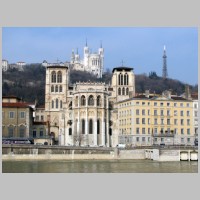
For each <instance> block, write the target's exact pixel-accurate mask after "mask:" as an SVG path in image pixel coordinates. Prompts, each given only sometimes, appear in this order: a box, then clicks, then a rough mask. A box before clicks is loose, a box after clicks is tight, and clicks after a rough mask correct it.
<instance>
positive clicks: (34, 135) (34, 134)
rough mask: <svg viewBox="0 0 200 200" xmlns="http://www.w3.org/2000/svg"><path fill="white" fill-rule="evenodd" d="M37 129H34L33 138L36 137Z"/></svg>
mask: <svg viewBox="0 0 200 200" xmlns="http://www.w3.org/2000/svg"><path fill="white" fill-rule="evenodd" d="M36 133H37V132H36V130H33V138H36Z"/></svg>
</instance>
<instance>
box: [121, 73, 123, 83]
mask: <svg viewBox="0 0 200 200" xmlns="http://www.w3.org/2000/svg"><path fill="white" fill-rule="evenodd" d="M121 85H123V75H122V74H121Z"/></svg>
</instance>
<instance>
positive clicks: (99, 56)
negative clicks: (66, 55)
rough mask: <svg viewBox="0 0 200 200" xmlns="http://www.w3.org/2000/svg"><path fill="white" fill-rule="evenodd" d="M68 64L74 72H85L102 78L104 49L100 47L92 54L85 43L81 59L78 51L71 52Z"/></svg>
mask: <svg viewBox="0 0 200 200" xmlns="http://www.w3.org/2000/svg"><path fill="white" fill-rule="evenodd" d="M70 64H71V67H72V69H74V70H79V71H87V72H89V73H92V74H94V75H95V76H96V77H97V78H102V75H103V71H104V49H103V47H102V45H101V46H100V48H99V49H98V52H94V53H92V52H91V50H90V49H89V47H88V46H87V42H86V45H85V47H84V49H83V59H81V58H80V55H79V53H78V49H77V51H76V53H75V52H74V50H72V55H71V61H70Z"/></svg>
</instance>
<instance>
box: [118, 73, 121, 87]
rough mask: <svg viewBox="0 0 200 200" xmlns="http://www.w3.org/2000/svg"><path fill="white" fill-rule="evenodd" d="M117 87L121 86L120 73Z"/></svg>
mask: <svg viewBox="0 0 200 200" xmlns="http://www.w3.org/2000/svg"><path fill="white" fill-rule="evenodd" d="M118 85H121V73H120V74H119V75H118Z"/></svg>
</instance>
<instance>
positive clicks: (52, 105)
mask: <svg viewBox="0 0 200 200" xmlns="http://www.w3.org/2000/svg"><path fill="white" fill-rule="evenodd" d="M51 107H52V108H54V100H52V101H51Z"/></svg>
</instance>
